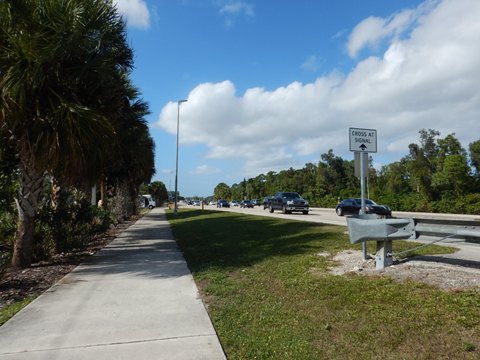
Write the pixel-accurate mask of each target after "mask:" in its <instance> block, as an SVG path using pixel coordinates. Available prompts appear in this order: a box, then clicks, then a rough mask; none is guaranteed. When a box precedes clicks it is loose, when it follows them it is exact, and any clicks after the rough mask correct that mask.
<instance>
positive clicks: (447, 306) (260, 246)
mask: <svg viewBox="0 0 480 360" xmlns="http://www.w3.org/2000/svg"><path fill="white" fill-rule="evenodd" d="M168 217H169V221H170V223H171V225H172V230H173V233H174V236H175V239H176V240H177V242H178V244H179V246H180V248H181V249H182V251H183V252H184V255H185V258H186V260H187V262H188V265H189V267H190V270H191V271H192V273H193V276H194V278H195V281H196V283H197V285H198V287H199V289H200V292H201V294H202V297H203V300H204V302H205V304H206V306H207V309H208V311H209V314H210V317H211V319H212V321H213V323H214V326H215V328H216V330H217V333H218V335H219V338H220V341H221V343H222V345H223V347H224V349H225V352H226V354H227V357H228V358H229V359H230V360H234V359H357V360H358V359H457V358H458V359H470V358H471V359H477V358H479V357H480V349H479V347H480V343H479V339H480V311H479V309H480V293H479V292H478V291H460V292H446V291H442V290H439V289H437V288H434V287H430V286H427V285H425V284H422V283H418V282H408V281H407V282H403V283H399V282H396V281H394V280H392V279H390V278H388V277H381V276H377V277H365V276H358V275H354V274H352V275H345V276H334V275H331V274H330V273H329V272H328V268H329V267H331V266H333V265H334V262H333V260H332V257H333V256H334V255H335V254H336V253H337V252H339V251H342V250H345V249H352V248H354V249H358V250H360V247H359V246H352V245H350V243H349V241H348V237H347V235H346V234H345V230H346V229H345V227H340V226H331V225H322V224H315V223H309V222H303V221H294V220H287V219H285V220H284V219H274V218H267V217H256V216H248V215H243V214H238V213H230V212H216V211H200V210H190V211H188V210H187V211H180V212H179V213H178V215H176V216H174V215H172V214H168ZM372 245H373V244H372ZM413 246H414V245H413V244H412V243H410V242H405V241H395V242H394V250H397V251H398V250H403V249H406V248H408V247H413ZM371 251H373V248H372V249H371ZM451 251H452V249H449V248H445V247H440V246H431V247H428V248H424V249H422V253H424V254H425V253H430V254H432V253H441V252H451ZM325 253H328V254H329V255H328V256H324V254H325ZM319 254H322V255H323V256H319Z"/></svg>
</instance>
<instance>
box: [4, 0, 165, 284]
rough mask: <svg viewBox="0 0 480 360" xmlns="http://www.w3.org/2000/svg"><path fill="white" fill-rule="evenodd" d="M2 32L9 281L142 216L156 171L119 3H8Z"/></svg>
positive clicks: (145, 108) (9, 0) (21, 0)
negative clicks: (143, 193)
mask: <svg viewBox="0 0 480 360" xmlns="http://www.w3.org/2000/svg"><path fill="white" fill-rule="evenodd" d="M0 25H1V26H0V28H1V31H0V88H1V89H2V91H1V95H0V97H1V99H0V276H1V269H2V268H3V267H4V266H8V265H10V264H11V265H12V266H13V267H15V268H28V267H29V266H31V264H32V263H33V262H35V261H38V260H44V259H45V258H48V257H49V256H51V255H53V254H54V253H61V252H65V251H69V250H70V249H74V248H79V247H82V246H84V245H85V243H87V242H88V241H90V240H91V239H92V238H94V237H95V236H96V235H97V234H99V233H101V232H103V231H104V230H105V228H108V226H109V225H110V224H111V223H118V222H121V221H123V220H125V219H127V218H129V217H130V216H131V215H133V214H136V213H137V212H138V195H139V194H138V191H139V187H140V185H141V184H142V183H148V182H150V180H151V177H152V176H153V174H154V172H155V170H154V142H153V139H152V138H151V136H150V134H149V130H148V125H147V123H146V120H145V116H146V115H147V114H148V113H149V109H148V105H147V104H146V103H145V102H144V101H143V100H142V98H141V96H140V93H139V91H138V89H136V88H135V86H134V85H133V84H132V82H131V80H130V73H131V70H132V69H133V51H132V49H131V48H130V46H129V45H128V43H127V39H126V33H125V32H126V27H125V23H124V21H123V19H122V18H121V17H120V16H119V14H118V13H117V10H116V8H115V6H114V4H113V3H112V2H109V1H97V0H71V1H58V0H41V1H40V0H4V1H1V2H0ZM92 188H93V190H92ZM92 192H93V194H94V195H93V196H92ZM97 197H98V199H100V202H99V203H98V205H100V208H97V200H96V199H97ZM92 202H94V204H93V206H92V205H91V203H92Z"/></svg>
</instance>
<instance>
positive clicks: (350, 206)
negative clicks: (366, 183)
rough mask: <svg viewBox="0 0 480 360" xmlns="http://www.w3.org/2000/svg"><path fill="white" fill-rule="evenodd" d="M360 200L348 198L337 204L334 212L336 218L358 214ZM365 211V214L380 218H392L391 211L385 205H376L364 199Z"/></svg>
mask: <svg viewBox="0 0 480 360" xmlns="http://www.w3.org/2000/svg"><path fill="white" fill-rule="evenodd" d="M361 207H362V199H359V198H348V199H345V200H343V201H341V202H340V203H338V204H337V206H336V207H335V211H336V213H337V215H338V216H343V215H347V214H349V215H354V214H358V213H359V212H360V208H361ZM365 211H366V213H367V214H377V215H382V216H388V217H391V216H392V210H391V209H390V208H389V207H388V206H386V205H378V204H377V203H375V201H373V200H370V199H365Z"/></svg>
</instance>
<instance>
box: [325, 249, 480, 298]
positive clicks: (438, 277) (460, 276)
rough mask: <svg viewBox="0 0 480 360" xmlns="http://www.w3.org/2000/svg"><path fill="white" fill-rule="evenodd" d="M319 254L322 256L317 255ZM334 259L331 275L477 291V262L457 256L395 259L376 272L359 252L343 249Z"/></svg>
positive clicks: (479, 265)
mask: <svg viewBox="0 0 480 360" xmlns="http://www.w3.org/2000/svg"><path fill="white" fill-rule="evenodd" d="M319 255H322V254H319ZM333 260H334V261H335V262H336V263H337V266H334V267H332V268H331V269H330V273H332V274H334V275H343V274H346V273H350V272H353V273H356V274H358V275H363V276H372V275H376V276H378V275H386V276H390V277H391V278H393V279H396V280H398V281H405V280H414V281H422V282H425V283H427V284H429V285H433V286H437V287H439V288H441V289H444V290H449V291H455V290H464V289H472V288H473V289H478V290H480V261H471V260H465V259H464V260H462V259H459V258H458V257H457V258H455V259H453V258H450V257H446V256H442V255H438V256H416V257H413V258H409V259H404V260H395V258H394V265H392V266H389V267H386V268H385V269H381V270H376V269H375V260H374V259H369V260H363V256H362V252H361V251H353V250H346V251H342V252H340V253H338V254H337V255H336V256H335V257H334V258H333Z"/></svg>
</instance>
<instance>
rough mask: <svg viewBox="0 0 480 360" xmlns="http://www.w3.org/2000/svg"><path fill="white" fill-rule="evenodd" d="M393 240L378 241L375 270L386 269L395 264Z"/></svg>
mask: <svg viewBox="0 0 480 360" xmlns="http://www.w3.org/2000/svg"><path fill="white" fill-rule="evenodd" d="M391 254H392V240H387V239H385V240H378V241H377V253H376V254H375V269H377V270H381V269H385V268H386V267H387V266H390V265H392V264H393V257H392V255H391Z"/></svg>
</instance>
